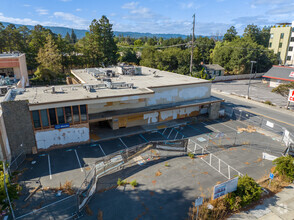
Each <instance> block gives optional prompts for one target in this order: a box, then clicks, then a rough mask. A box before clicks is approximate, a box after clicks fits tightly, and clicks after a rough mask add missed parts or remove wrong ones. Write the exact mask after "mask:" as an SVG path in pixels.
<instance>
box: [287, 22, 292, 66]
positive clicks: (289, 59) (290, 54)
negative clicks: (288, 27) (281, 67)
mask: <svg viewBox="0 0 294 220" xmlns="http://www.w3.org/2000/svg"><path fill="white" fill-rule="evenodd" d="M286 65H288V66H294V21H293V22H292V31H291V35H290V41H289V46H288V52H287V57H286Z"/></svg>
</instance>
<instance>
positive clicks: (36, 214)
mask: <svg viewBox="0 0 294 220" xmlns="http://www.w3.org/2000/svg"><path fill="white" fill-rule="evenodd" d="M77 210H78V209H77V195H76V194H75V195H71V196H68V197H66V198H63V199H61V200H59V201H57V202H54V203H51V204H49V205H46V206H44V207H42V208H40V209H36V210H33V211H31V212H29V213H27V214H25V215H22V216H19V217H16V219H26V220H36V219H48V220H51V219H52V220H59V219H60V220H65V219H72V218H73V217H74V216H76V215H77Z"/></svg>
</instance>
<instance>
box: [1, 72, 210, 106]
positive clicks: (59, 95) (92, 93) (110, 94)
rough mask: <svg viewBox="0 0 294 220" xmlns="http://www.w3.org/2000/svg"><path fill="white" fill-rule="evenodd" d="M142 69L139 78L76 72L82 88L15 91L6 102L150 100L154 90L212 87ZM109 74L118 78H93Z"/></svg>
mask: <svg viewBox="0 0 294 220" xmlns="http://www.w3.org/2000/svg"><path fill="white" fill-rule="evenodd" d="M140 69H141V72H140V74H138V75H123V74H118V73H117V67H113V68H99V69H95V68H93V69H79V70H72V74H73V75H74V76H75V77H76V78H77V79H78V80H79V81H80V83H81V84H71V85H59V86H42V87H29V88H25V89H19V90H14V91H12V92H11V94H10V96H9V94H8V95H7V96H6V97H5V98H4V99H3V100H6V101H7V100H28V101H29V103H30V105H39V104H47V103H48V104H50V103H58V102H71V101H82V100H91V99H107V98H116V97H117V98H119V97H125V99H126V100H128V97H130V96H133V97H135V96H140V97H142V98H144V97H149V96H151V95H152V94H153V93H154V91H153V90H152V88H159V87H169V86H180V85H191V84H202V83H211V82H210V81H208V80H203V79H198V78H193V77H190V76H185V75H180V74H176V73H171V72H166V71H160V70H157V69H152V68H147V67H140ZM98 70H99V71H98ZM107 71H108V73H110V72H109V71H112V73H113V74H115V76H112V77H107V76H103V77H95V76H93V75H95V74H93V73H95V72H96V73H98V72H100V73H101V72H105V73H106V72H107ZM96 75H99V74H96ZM110 81H111V82H110ZM8 96H9V97H8Z"/></svg>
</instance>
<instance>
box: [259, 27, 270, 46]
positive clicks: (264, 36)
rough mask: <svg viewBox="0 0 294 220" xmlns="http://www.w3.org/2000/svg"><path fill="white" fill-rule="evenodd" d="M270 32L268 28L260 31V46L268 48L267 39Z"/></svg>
mask: <svg viewBox="0 0 294 220" xmlns="http://www.w3.org/2000/svg"><path fill="white" fill-rule="evenodd" d="M270 30H271V27H270V26H264V27H263V28H262V30H261V33H260V34H261V37H260V38H261V39H260V40H261V41H260V44H261V45H263V46H264V47H268V44H269V39H270V36H271V34H270Z"/></svg>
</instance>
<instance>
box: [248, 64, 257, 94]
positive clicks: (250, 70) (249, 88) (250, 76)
mask: <svg viewBox="0 0 294 220" xmlns="http://www.w3.org/2000/svg"><path fill="white" fill-rule="evenodd" d="M250 62H251V68H250V78H249V83H248V91H247V96H246V99H249V90H250V83H251V76H252V69H253V64H254V63H256V61H250Z"/></svg>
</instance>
